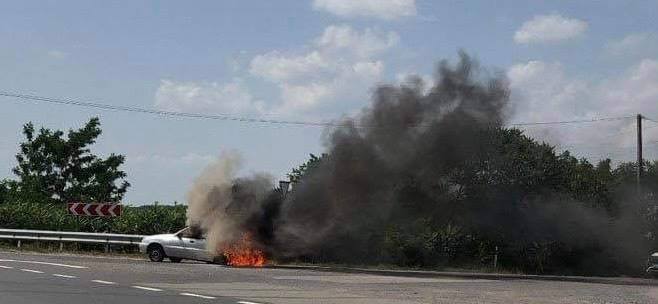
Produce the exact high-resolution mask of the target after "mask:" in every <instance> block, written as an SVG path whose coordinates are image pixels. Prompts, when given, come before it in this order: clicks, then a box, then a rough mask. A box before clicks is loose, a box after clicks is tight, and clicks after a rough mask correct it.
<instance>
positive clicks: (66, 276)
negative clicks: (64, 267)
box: [53, 273, 77, 279]
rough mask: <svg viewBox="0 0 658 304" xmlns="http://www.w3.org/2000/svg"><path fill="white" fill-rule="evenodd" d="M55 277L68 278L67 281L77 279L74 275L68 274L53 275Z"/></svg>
mask: <svg viewBox="0 0 658 304" xmlns="http://www.w3.org/2000/svg"><path fill="white" fill-rule="evenodd" d="M53 276H56V277H60V278H67V279H75V278H77V277H76V276H72V275H68V274H59V273H53Z"/></svg>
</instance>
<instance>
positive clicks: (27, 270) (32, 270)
mask: <svg viewBox="0 0 658 304" xmlns="http://www.w3.org/2000/svg"><path fill="white" fill-rule="evenodd" d="M21 271H26V272H33V273H43V271H38V270H34V269H25V268H21Z"/></svg>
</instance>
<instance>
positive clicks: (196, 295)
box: [180, 292, 217, 299]
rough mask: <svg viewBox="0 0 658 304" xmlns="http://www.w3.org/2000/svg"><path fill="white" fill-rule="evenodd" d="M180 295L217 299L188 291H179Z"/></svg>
mask: <svg viewBox="0 0 658 304" xmlns="http://www.w3.org/2000/svg"><path fill="white" fill-rule="evenodd" d="M180 295H181V296H190V297H197V298H202V299H217V298H215V297H211V296H204V295H200V294H195V293H189V292H181V293H180Z"/></svg>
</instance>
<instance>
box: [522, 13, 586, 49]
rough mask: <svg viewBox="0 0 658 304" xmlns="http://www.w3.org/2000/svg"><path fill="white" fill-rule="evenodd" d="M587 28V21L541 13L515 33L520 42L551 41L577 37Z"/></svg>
mask: <svg viewBox="0 0 658 304" xmlns="http://www.w3.org/2000/svg"><path fill="white" fill-rule="evenodd" d="M586 30H587V22H585V21H582V20H579V19H575V18H565V17H562V16H560V15H558V14H552V15H539V16H535V17H534V18H532V19H531V20H529V21H526V22H525V23H523V25H522V26H521V28H520V29H518V30H517V31H516V33H514V41H515V42H516V43H520V44H531V43H550V42H559V41H564V40H569V39H574V38H577V37H579V36H581V35H583V33H585V31H586Z"/></svg>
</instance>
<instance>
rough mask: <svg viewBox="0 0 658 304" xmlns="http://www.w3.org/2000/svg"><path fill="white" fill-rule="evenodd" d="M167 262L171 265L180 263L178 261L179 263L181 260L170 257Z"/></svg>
mask: <svg viewBox="0 0 658 304" xmlns="http://www.w3.org/2000/svg"><path fill="white" fill-rule="evenodd" d="M169 260H170V261H171V262H172V263H180V261H181V260H182V259H181V258H172V257H170V258H169Z"/></svg>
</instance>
